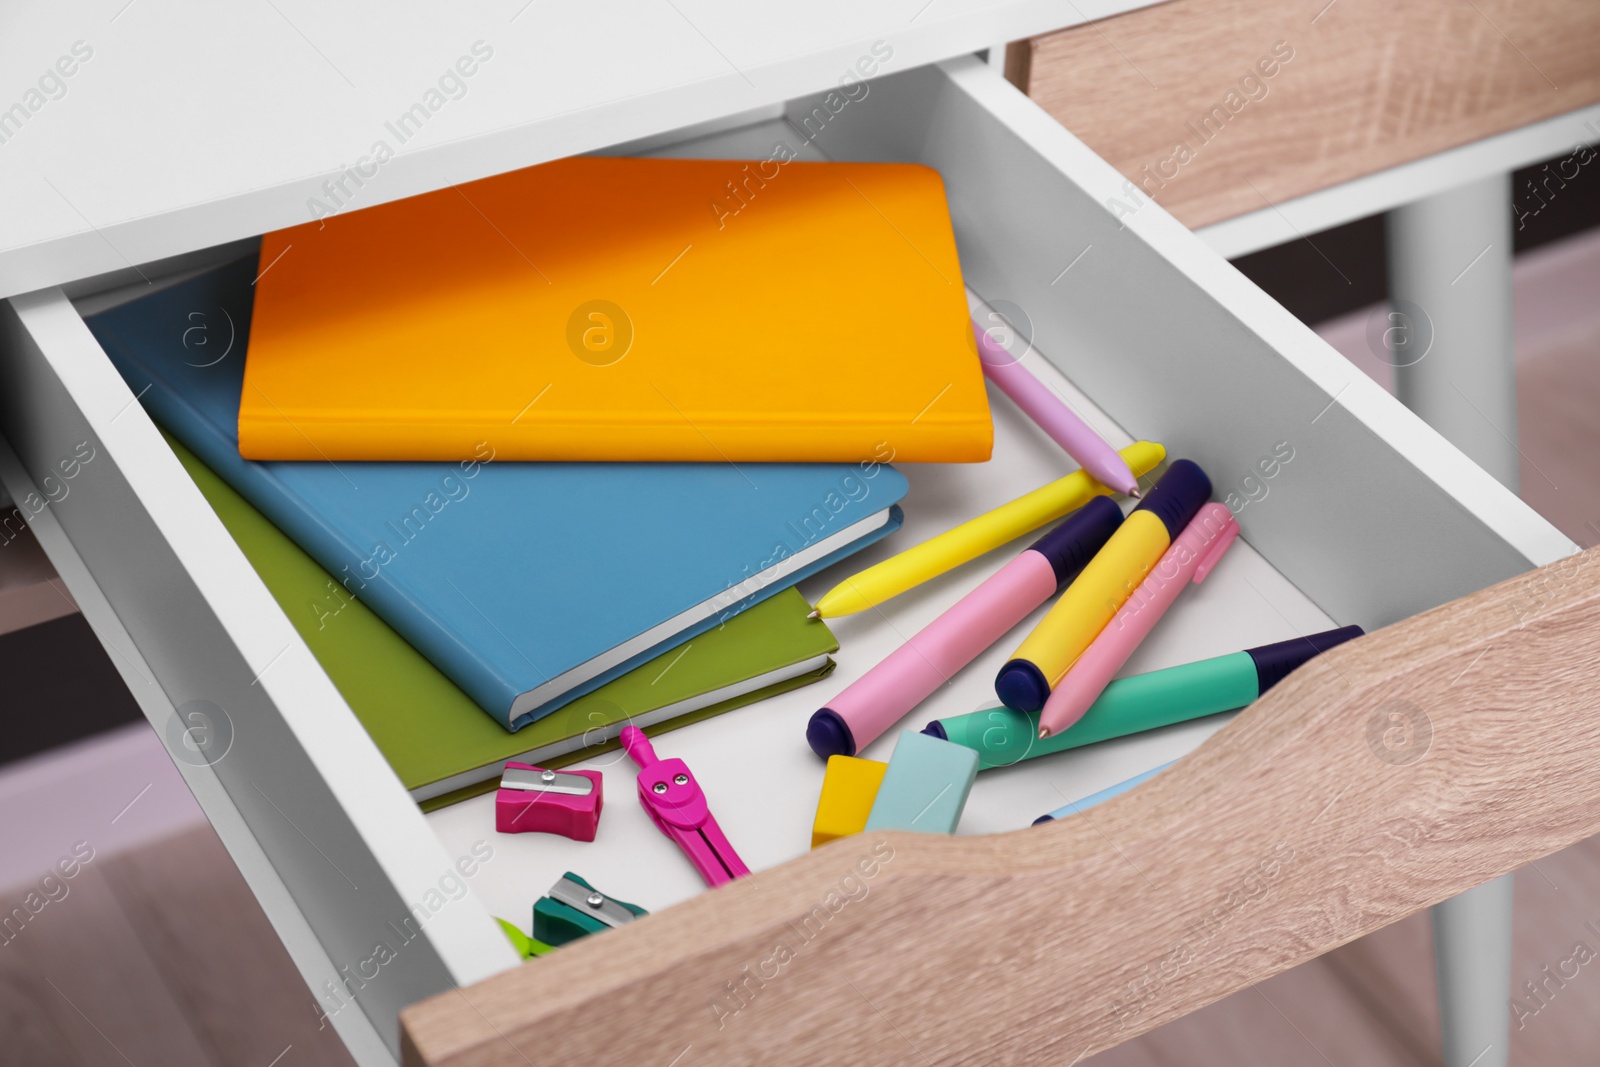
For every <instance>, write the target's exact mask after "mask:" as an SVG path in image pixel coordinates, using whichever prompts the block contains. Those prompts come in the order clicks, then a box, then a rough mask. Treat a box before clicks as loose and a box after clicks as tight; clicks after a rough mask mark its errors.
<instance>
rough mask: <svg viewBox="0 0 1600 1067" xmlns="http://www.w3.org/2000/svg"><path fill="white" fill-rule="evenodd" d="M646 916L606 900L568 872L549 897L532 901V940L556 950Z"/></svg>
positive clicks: (624, 903)
mask: <svg viewBox="0 0 1600 1067" xmlns="http://www.w3.org/2000/svg"><path fill="white" fill-rule="evenodd" d="M648 914H650V913H649V912H647V911H645V910H644V909H643V908H641V907H639V905H637V904H629V903H628V902H627V901H626V900H618V899H616V898H615V897H608V896H606V895H605V894H604V893H602V892H600V891H599V890H598V889H596V888H595V887H594V886H592V885H590V884H589V883H588V882H585V881H584V880H583V879H582V878H579V877H578V876H577V875H575V874H573V873H572V872H571V871H568V872H567V873H566V874H564V875H562V876H561V877H560V878H559V879H557V880H556V884H555V885H553V886H551V887H550V892H549V893H547V894H545V895H544V896H542V897H540V898H539V899H538V900H536V901H534V904H533V936H534V938H535V939H537V940H539V941H543V942H545V943H546V944H548V945H550V946H552V947H559V946H561V945H565V944H567V943H568V942H569V941H576V940H577V939H578V938H580V937H588V936H589V935H590V934H597V933H599V932H600V931H601V930H614V929H616V928H617V927H619V926H627V925H628V924H629V923H631V922H633V920H635V919H637V918H638V917H639V916H641V915H648Z"/></svg>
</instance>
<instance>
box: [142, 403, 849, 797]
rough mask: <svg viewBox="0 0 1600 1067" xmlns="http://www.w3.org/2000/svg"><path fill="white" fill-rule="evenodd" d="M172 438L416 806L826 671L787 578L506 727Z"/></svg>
mask: <svg viewBox="0 0 1600 1067" xmlns="http://www.w3.org/2000/svg"><path fill="white" fill-rule="evenodd" d="M167 443H168V444H170V445H171V446H172V450H173V451H174V452H176V453H177V455H178V459H179V460H180V461H181V462H182V463H183V466H184V469H185V470H187V471H188V472H189V476H190V477H191V478H193V479H194V483H195V485H196V486H197V487H198V488H199V489H200V492H201V493H202V494H204V495H205V498H206V501H207V502H208V503H209V504H210V505H211V507H212V510H214V511H215V512H216V513H217V517H218V518H220V519H221V520H222V524H223V525H224V526H226V527H227V529H228V533H230V534H232V535H233V539H234V540H235V541H237V542H238V544H239V548H240V549H241V550H243V552H244V554H245V557H246V558H247V559H249V561H250V564H251V566H253V567H254V568H255V569H256V573H257V574H259V575H260V576H261V580H262V582H263V583H264V584H265V585H266V587H267V589H268V591H269V592H271V593H272V596H273V598H274V599H276V600H277V602H278V606H279V607H281V608H282V609H283V612H284V614H285V615H287V616H289V621H290V622H291V623H293V624H294V628H295V629H296V630H297V631H298V632H299V634H300V637H301V638H302V639H303V640H304V641H305V643H306V645H307V647H309V648H310V649H311V652H312V655H314V656H316V657H317V662H318V663H320V664H321V665H322V669H323V670H325V671H327V672H328V677H329V678H330V679H331V680H332V681H333V684H334V685H335V686H336V687H338V689H339V692H340V693H341V694H342V695H343V696H344V699H345V702H346V703H348V704H349V705H350V710H351V711H353V712H355V714H356V717H357V718H358V719H360V720H361V724H362V725H363V726H365V727H366V729H367V732H368V733H369V734H371V735H372V739H373V740H374V741H375V742H376V743H377V745H378V748H379V749H380V750H381V751H382V752H383V754H384V756H385V757H386V758H387V759H388V760H389V764H390V766H392V767H393V768H394V772H395V774H397V775H399V777H400V780H401V781H402V782H403V783H404V784H405V787H406V788H407V789H409V790H411V796H412V797H413V798H414V799H415V800H417V801H418V802H419V803H421V805H422V807H423V810H425V811H426V810H432V809H433V808H435V807H440V806H442V805H445V804H449V803H452V802H454V801H457V800H461V799H464V798H465V797H468V796H472V795H475V794H477V793H481V792H487V791H488V790H490V789H492V788H494V785H495V782H496V780H497V779H498V777H499V775H500V767H501V765H502V764H503V763H504V762H505V761H507V760H517V761H518V762H521V763H533V764H537V765H539V766H541V767H562V766H565V765H567V764H568V763H573V762H576V761H577V760H580V759H586V758H588V757H589V756H592V755H595V754H596V753H598V752H603V751H605V750H607V749H611V748H615V747H616V740H615V739H616V736H617V734H618V733H619V732H620V731H621V729H622V727H624V726H626V725H629V724H632V725H634V726H638V727H640V728H641V729H643V730H644V731H645V733H647V734H651V735H654V734H655V733H657V732H659V731H665V730H671V729H676V728H677V727H679V726H686V725H688V724H689V723H693V722H699V721H701V720H702V719H708V718H710V717H712V716H713V715H718V714H720V713H722V712H724V711H731V710H732V709H734V708H738V707H743V706H744V705H746V704H750V703H754V702H755V701H758V700H763V699H765V698H766V697H769V696H774V695H776V694H778V693H784V692H788V691H789V690H790V689H796V688H798V687H800V686H802V685H808V684H810V683H811V682H814V681H817V680H819V679H822V678H825V677H827V676H828V674H829V673H830V672H832V670H833V660H832V659H831V658H830V655H829V654H830V653H832V652H835V651H837V650H838V648H839V645H838V642H837V641H835V640H834V639H833V635H832V634H831V633H829V631H828V628H827V627H826V626H823V625H820V624H819V621H818V620H815V619H807V618H806V614H807V613H808V612H809V611H810V610H811V608H810V605H808V604H807V603H806V602H805V600H804V598H802V597H801V596H800V594H799V593H797V592H795V591H794V590H793V589H785V590H784V591H783V592H781V593H779V594H777V595H776V596H774V597H772V598H771V599H770V600H766V601H763V602H762V603H760V604H757V605H756V606H754V607H752V608H751V609H750V610H748V611H744V612H741V613H740V614H738V615H736V616H734V617H733V618H731V619H729V620H728V621H727V623H725V624H724V625H722V626H719V627H717V628H716V629H714V630H710V631H708V632H706V633H704V634H702V635H700V636H699V637H696V638H694V639H693V640H691V641H689V642H688V643H687V644H685V645H683V646H682V647H680V648H677V649H673V650H672V651H670V652H667V653H665V654H663V655H662V656H659V657H657V658H656V659H654V660H651V661H650V662H648V663H645V664H644V665H643V666H640V667H636V668H635V669H633V670H632V671H629V672H628V673H627V674H624V675H622V676H621V677H620V678H617V679H616V680H615V681H612V682H609V683H607V684H605V685H603V686H601V687H600V688H599V689H596V690H595V691H594V692H592V693H589V694H587V695H586V696H582V697H579V698H578V699H577V700H574V701H573V702H572V703H570V704H568V705H566V706H565V707H563V708H561V709H560V710H558V711H555V712H553V713H551V714H550V715H547V716H545V717H544V718H543V719H540V720H539V721H538V722H536V723H534V724H532V725H530V726H528V727H526V728H524V729H522V730H519V731H517V732H516V733H514V734H513V733H507V732H506V731H505V730H504V729H503V728H502V727H500V726H499V725H498V724H497V723H495V722H494V721H492V720H491V719H490V718H489V717H487V716H485V715H483V714H482V713H481V712H479V711H478V709H477V706H476V705H475V704H473V702H472V700H471V698H470V697H468V696H467V695H466V694H465V693H463V692H462V691H461V689H460V688H459V687H458V686H456V685H455V684H454V683H453V682H451V681H450V679H449V678H447V677H445V675H444V674H443V673H441V672H440V671H439V669H438V668H437V667H435V666H434V665H433V664H431V663H429V662H428V660H427V659H426V658H425V657H424V656H422V655H420V654H419V653H418V652H417V651H416V650H415V649H413V648H412V647H411V646H410V645H408V644H407V643H406V641H405V639H404V638H402V637H401V636H400V635H399V634H397V633H396V632H395V631H394V629H393V628H392V627H390V626H388V625H387V624H386V623H384V621H383V620H382V619H380V618H378V616H377V615H375V614H374V613H373V612H372V610H371V609H369V608H368V607H367V606H366V605H365V604H363V603H362V602H361V601H360V600H358V599H356V598H354V597H351V596H349V595H348V594H346V593H345V592H344V591H343V590H342V589H341V588H340V586H339V584H338V583H337V582H335V581H334V580H333V576H332V575H331V574H329V573H328V572H327V571H326V570H324V569H323V568H322V567H321V566H320V565H319V564H318V563H317V562H316V560H314V559H312V558H311V557H310V556H308V555H306V553H305V552H303V551H301V549H300V548H299V546H297V545H296V544H295V543H294V542H293V541H292V540H290V539H289V538H288V537H287V536H286V535H284V533H283V532H282V531H280V530H279V529H278V528H277V527H276V526H274V525H272V523H270V522H268V521H267V519H266V517H265V516H264V515H262V514H261V512H259V511H257V510H256V509H255V508H253V507H251V506H250V503H249V502H248V501H247V500H245V499H244V497H242V496H240V495H239V494H238V493H236V492H234V491H233V489H232V488H230V487H229V486H228V484H227V483H226V482H225V481H223V480H222V479H221V478H219V477H217V475H216V474H215V473H213V472H212V470H211V469H210V468H209V467H207V466H206V465H205V464H204V463H201V462H200V460H199V459H198V458H197V457H196V456H195V455H194V453H192V452H190V451H189V450H188V449H187V448H184V447H183V445H182V444H180V443H178V442H177V441H176V440H174V439H173V438H172V437H171V436H170V435H169V436H168V438H167Z"/></svg>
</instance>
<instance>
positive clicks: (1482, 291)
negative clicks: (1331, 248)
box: [1387, 175, 1519, 1067]
mask: <svg viewBox="0 0 1600 1067" xmlns="http://www.w3.org/2000/svg"><path fill="white" fill-rule="evenodd" d="M1388 237H1389V291H1390V305H1391V307H1390V315H1389V327H1390V330H1389V335H1388V342H1389V343H1388V345H1387V347H1388V348H1389V350H1390V351H1391V352H1392V353H1394V361H1395V362H1396V363H1397V364H1399V365H1397V366H1396V367H1395V393H1396V395H1397V396H1398V397H1399V398H1400V400H1401V401H1402V402H1403V403H1405V405H1406V406H1407V407H1409V408H1411V409H1412V410H1413V411H1415V412H1416V413H1417V414H1419V415H1421V416H1422V417H1423V419H1425V420H1426V421H1427V422H1428V424H1429V425H1431V426H1433V427H1434V428H1435V429H1436V430H1438V431H1439V432H1440V433H1442V434H1444V436H1445V437H1446V438H1448V439H1449V440H1450V441H1451V442H1452V443H1453V444H1455V445H1456V447H1458V448H1460V449H1461V450H1462V451H1463V452H1465V453H1466V454H1467V455H1468V456H1470V457H1472V459H1473V460H1474V461H1475V462H1477V463H1478V465H1479V466H1481V467H1483V469H1484V470H1486V471H1488V472H1489V473H1490V474H1493V475H1494V476H1495V477H1496V478H1498V479H1500V481H1501V482H1502V483H1503V484H1504V485H1505V486H1506V487H1507V488H1509V489H1511V490H1512V491H1513V492H1515V491H1516V489H1517V471H1518V462H1517V461H1518V458H1519V453H1518V452H1517V445H1516V440H1517V372H1516V358H1515V357H1516V353H1515V348H1514V343H1513V338H1512V332H1511V327H1512V320H1511V177H1510V175H1501V176H1499V177H1495V178H1488V179H1485V180H1483V181H1480V182H1474V183H1472V184H1471V185H1464V186H1461V187H1459V188H1456V189H1452V190H1449V191H1448V192H1444V193H1440V194H1438V195H1436V196H1432V197H1429V198H1428V199H1426V200H1420V201H1417V202H1416V203H1414V204H1408V205H1406V206H1405V207H1402V208H1398V209H1396V210H1395V211H1392V212H1390V213H1389V217H1388ZM1511 879H1512V876H1511V875H1509V874H1508V875H1506V876H1504V877H1502V878H1497V879H1495V880H1494V881H1492V882H1489V883H1486V884H1485V885H1481V886H1479V887H1478V888H1476V889H1473V890H1469V891H1468V892H1466V893H1463V894H1461V895H1460V896H1458V897H1455V898H1454V899H1452V900H1447V901H1445V902H1444V903H1442V904H1439V905H1437V906H1436V907H1434V909H1433V943H1434V961H1435V968H1436V970H1437V973H1438V980H1439V1018H1440V1025H1441V1028H1442V1030H1443V1036H1444V1062H1445V1064H1446V1067H1505V1063H1506V1059H1507V1056H1508V1054H1509V1047H1508V1044H1509V1041H1510V1025H1511V1023H1510V1014H1509V1007H1508V1005H1509V1003H1510V999H1511V921H1512V891H1511Z"/></svg>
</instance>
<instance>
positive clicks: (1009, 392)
mask: <svg viewBox="0 0 1600 1067" xmlns="http://www.w3.org/2000/svg"><path fill="white" fill-rule="evenodd" d="M972 332H973V334H974V335H976V337H977V339H978V360H979V362H981V363H982V364H983V374H984V377H986V378H988V379H989V380H990V381H991V382H993V383H994V384H995V385H997V386H999V387H1000V391H1001V392H1002V393H1005V394H1006V396H1008V397H1010V398H1011V401H1012V403H1014V404H1016V405H1017V407H1019V408H1021V409H1022V411H1023V413H1024V414H1025V415H1027V416H1028V418H1030V419H1032V420H1033V421H1034V423H1035V424H1036V425H1037V426H1038V427H1039V429H1041V430H1043V431H1044V432H1045V433H1046V434H1048V435H1049V437H1050V439H1051V440H1052V441H1054V442H1055V443H1056V444H1058V445H1060V446H1061V450H1062V451H1063V452H1065V453H1066V454H1067V455H1069V456H1071V457H1072V458H1073V459H1075V460H1077V461H1078V466H1080V467H1082V468H1083V469H1084V470H1086V471H1088V472H1089V473H1090V474H1092V475H1094V477H1095V479H1096V480H1097V481H1099V482H1100V484H1102V485H1107V486H1110V487H1111V488H1112V489H1115V490H1116V491H1117V492H1119V493H1122V494H1123V495H1125V496H1132V497H1137V496H1138V495H1139V479H1138V478H1137V477H1136V476H1135V475H1134V473H1133V471H1132V470H1131V469H1130V468H1129V466H1128V461H1127V460H1125V459H1123V458H1122V457H1121V456H1120V455H1118V454H1117V450H1116V449H1114V448H1112V447H1111V446H1110V445H1109V444H1107V443H1106V441H1105V439H1104V438H1102V437H1101V436H1100V435H1099V434H1097V433H1095V432H1094V431H1093V430H1091V429H1090V428H1089V424H1088V423H1086V422H1084V421H1083V419H1082V418H1081V417H1080V416H1079V415H1078V413H1077V412H1075V411H1073V410H1072V409H1071V408H1069V407H1068V406H1067V403H1066V401H1065V400H1063V399H1062V398H1061V397H1059V396H1057V395H1055V394H1054V393H1052V392H1051V391H1050V387H1049V386H1047V385H1045V384H1044V383H1043V382H1041V381H1040V380H1039V379H1037V378H1035V377H1034V376H1033V375H1032V374H1030V373H1028V371H1027V370H1025V369H1024V368H1023V366H1022V364H1021V363H1019V362H1018V361H1017V358H1016V357H1015V356H1013V355H1012V354H1011V353H1010V352H1007V351H1006V350H1005V348H1004V347H1002V346H1001V344H1000V342H998V341H997V340H995V339H994V338H993V337H991V336H990V335H989V333H988V331H987V330H985V329H984V328H983V327H982V326H979V325H978V324H977V323H976V322H974V323H973V324H972Z"/></svg>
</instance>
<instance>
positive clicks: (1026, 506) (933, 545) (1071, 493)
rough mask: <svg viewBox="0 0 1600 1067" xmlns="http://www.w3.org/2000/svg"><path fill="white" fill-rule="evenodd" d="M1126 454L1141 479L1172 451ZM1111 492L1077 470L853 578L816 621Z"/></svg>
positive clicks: (1139, 449)
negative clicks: (1141, 476)
mask: <svg viewBox="0 0 1600 1067" xmlns="http://www.w3.org/2000/svg"><path fill="white" fill-rule="evenodd" d="M1121 455H1122V458H1123V460H1124V461H1125V462H1126V463H1127V464H1128V466H1129V467H1130V468H1132V470H1133V473H1134V474H1135V475H1143V474H1146V473H1148V472H1149V471H1151V470H1154V469H1155V467H1156V464H1158V463H1160V462H1161V461H1162V460H1163V459H1165V458H1166V456H1167V450H1166V449H1164V448H1162V447H1161V446H1160V445H1158V444H1156V443H1155V442H1153V441H1135V442H1134V443H1133V444H1131V445H1129V446H1128V447H1127V448H1124V449H1122V452H1121ZM1111 492H1112V490H1110V489H1108V488H1106V487H1105V486H1104V485H1102V484H1100V483H1099V482H1097V481H1095V480H1094V478H1093V477H1091V476H1090V475H1089V473H1088V472H1087V471H1081V470H1079V471H1073V472H1072V473H1071V474H1069V475H1067V476H1066V477H1065V478H1057V479H1056V480H1055V481H1053V482H1051V483H1050V484H1048V485H1043V486H1040V487H1039V488H1038V489H1035V490H1034V491H1033V492H1031V493H1025V494H1023V495H1022V496H1019V497H1017V499H1015V500H1013V501H1011V502H1010V503H1009V504H1001V505H1000V506H999V507H997V508H995V509H994V510H993V511H989V512H985V513H984V514H982V515H979V516H978V517H977V518H975V519H969V520H968V521H966V522H964V523H962V524H961V525H960V526H954V527H951V528H950V529H948V530H946V531H945V532H944V533H942V534H939V535H938V536H936V537H930V538H929V539H928V540H926V541H924V542H922V543H921V544H920V545H915V546H913V547H911V548H908V549H906V550H905V551H904V552H901V553H900V554H899V555H896V556H890V557H889V558H888V559H886V560H884V561H883V562H882V563H877V564H874V565H873V566H871V567H868V568H867V569H866V570H864V571H861V572H860V573H858V574H853V575H851V576H850V577H848V578H846V579H845V580H844V581H842V582H840V583H839V584H838V585H836V586H834V587H833V588H832V589H830V590H828V591H827V592H826V593H824V594H823V595H822V599H821V600H819V601H817V608H816V610H815V611H813V612H812V613H811V617H812V618H818V617H821V618H824V619H835V618H838V617H839V616H841V615H854V614H855V613H856V612H858V611H866V610H867V609H868V608H870V607H876V606H877V605H879V604H882V603H883V602H884V601H886V600H889V599H890V598H892V597H897V596H899V595H900V594H901V593H904V592H905V591H906V590H908V589H912V588H915V587H916V586H919V585H921V584H922V583H923V582H926V581H929V580H931V579H933V578H937V577H938V576H939V575H941V574H943V573H945V572H946V571H951V570H954V569H955V568H957V567H959V566H961V564H963V563H965V562H967V561H968V560H972V559H977V558H978V557H979V556H981V555H983V554H984V553H985V552H989V551H991V550H993V549H996V548H999V547H1000V546H1001V545H1003V544H1006V543H1008V542H1010V541H1015V540H1016V539H1017V538H1019V537H1021V536H1022V535H1023V534H1026V533H1028V532H1030V531H1032V530H1037V529H1038V528H1039V527H1041V526H1043V525H1045V524H1046V523H1048V522H1054V521H1055V520H1056V519H1059V518H1061V516H1063V515H1065V514H1066V513H1067V512H1069V511H1074V510H1076V509H1078V508H1081V507H1082V506H1083V505H1085V504H1087V503H1088V502H1089V501H1090V500H1093V499H1094V498H1095V497H1097V496H1108V495H1110V493H1111Z"/></svg>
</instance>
